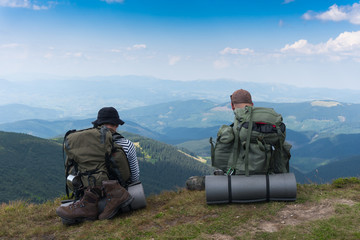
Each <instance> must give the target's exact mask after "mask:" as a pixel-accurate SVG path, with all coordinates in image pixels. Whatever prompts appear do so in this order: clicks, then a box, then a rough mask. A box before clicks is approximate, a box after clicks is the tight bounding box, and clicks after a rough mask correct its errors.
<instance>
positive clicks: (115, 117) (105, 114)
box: [92, 107, 125, 126]
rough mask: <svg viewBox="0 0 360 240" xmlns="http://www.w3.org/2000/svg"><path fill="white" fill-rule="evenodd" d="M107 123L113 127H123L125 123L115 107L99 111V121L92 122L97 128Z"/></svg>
mask: <svg viewBox="0 0 360 240" xmlns="http://www.w3.org/2000/svg"><path fill="white" fill-rule="evenodd" d="M105 123H109V124H113V125H123V124H124V123H125V122H124V121H123V120H121V119H120V117H119V113H118V111H117V110H116V109H115V108H113V107H104V108H102V109H100V110H99V112H98V116H97V119H96V120H95V121H93V122H92V124H94V125H95V126H100V125H103V124H105Z"/></svg>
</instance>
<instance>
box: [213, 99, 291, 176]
mask: <svg viewBox="0 0 360 240" xmlns="http://www.w3.org/2000/svg"><path fill="white" fill-rule="evenodd" d="M234 114H235V118H234V123H233V124H232V125H230V126H228V125H223V126H221V128H220V130H219V131H218V134H217V139H216V144H215V146H214V144H213V142H212V138H210V143H211V162H212V166H213V167H216V168H218V169H221V170H223V171H224V172H225V173H227V174H245V175H247V176H248V175H249V174H269V173H287V172H289V160H290V157H291V155H290V148H291V147H292V146H291V144H289V143H288V142H286V141H285V137H286V127H285V124H284V123H283V119H282V116H281V115H280V114H278V113H276V112H275V111H274V110H273V109H272V108H260V107H250V106H246V107H245V108H237V109H235V110H234Z"/></svg>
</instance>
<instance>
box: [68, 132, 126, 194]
mask: <svg viewBox="0 0 360 240" xmlns="http://www.w3.org/2000/svg"><path fill="white" fill-rule="evenodd" d="M119 138H122V136H121V135H120V134H119V133H115V134H112V133H111V131H110V130H109V129H108V128H106V127H105V126H102V127H96V128H89V129H84V130H79V131H76V130H71V131H68V132H67V133H66V134H65V137H64V143H63V145H64V151H65V153H66V159H65V175H66V193H67V195H68V196H69V190H68V189H70V190H72V191H73V193H74V195H75V197H79V196H81V195H82V192H83V190H84V189H86V188H87V187H88V186H101V184H102V181H105V180H109V179H112V180H118V181H119V183H120V184H121V185H122V186H123V187H127V184H128V181H129V179H130V168H129V163H128V160H127V157H126V154H125V152H124V150H123V148H122V147H121V146H120V145H118V144H116V143H115V141H116V140H117V139H119Z"/></svg>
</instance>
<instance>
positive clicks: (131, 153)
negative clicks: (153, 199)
mask: <svg viewBox="0 0 360 240" xmlns="http://www.w3.org/2000/svg"><path fill="white" fill-rule="evenodd" d="M116 143H117V144H119V145H120V146H122V148H123V149H124V152H125V154H126V157H127V159H128V162H129V167H130V173H131V176H130V180H131V182H132V183H133V182H137V181H139V179H140V170H139V162H138V160H137V156H136V150H135V146H134V144H133V143H132V142H131V141H130V140H128V139H126V138H120V139H119V140H117V141H116Z"/></svg>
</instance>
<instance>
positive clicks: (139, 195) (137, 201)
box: [121, 182, 146, 212]
mask: <svg viewBox="0 0 360 240" xmlns="http://www.w3.org/2000/svg"><path fill="white" fill-rule="evenodd" d="M128 192H129V193H130V195H131V196H132V197H133V198H134V200H133V201H132V203H131V204H130V206H127V207H125V208H122V209H121V211H122V212H128V211H131V210H136V209H140V208H144V207H146V198H145V193H144V188H143V185H142V183H141V182H136V183H132V184H130V185H129V187H128Z"/></svg>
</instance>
